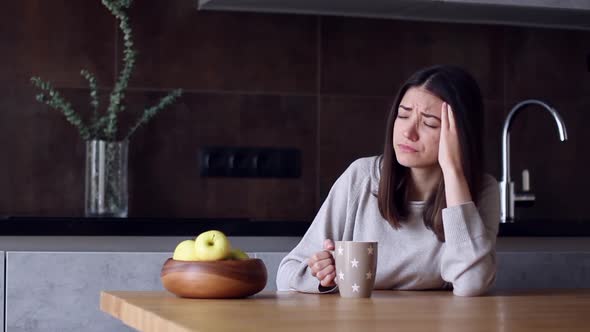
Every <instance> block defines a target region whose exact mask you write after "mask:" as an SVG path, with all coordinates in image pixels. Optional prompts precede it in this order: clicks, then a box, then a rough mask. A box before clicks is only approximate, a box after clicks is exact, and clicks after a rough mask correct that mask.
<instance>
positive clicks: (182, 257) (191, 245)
mask: <svg viewBox="0 0 590 332" xmlns="http://www.w3.org/2000/svg"><path fill="white" fill-rule="evenodd" d="M172 259H174V260H177V261H196V260H197V256H196V251H195V241H194V240H185V241H182V242H180V243H179V244H178V245H177V246H176V249H174V255H172Z"/></svg>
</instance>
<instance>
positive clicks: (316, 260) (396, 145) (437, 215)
mask: <svg viewBox="0 0 590 332" xmlns="http://www.w3.org/2000/svg"><path fill="white" fill-rule="evenodd" d="M482 132H483V102H482V97H481V92H480V90H479V87H478V85H477V83H476V81H475V80H474V79H473V77H472V76H471V75H470V74H468V73H467V72H465V71H464V70H462V69H461V68H458V67H454V66H435V67H430V68H426V69H423V70H421V71H418V72H417V73H415V74H414V75H413V76H412V77H410V79H409V80H408V81H407V82H406V83H405V84H404V85H403V86H402V87H401V89H400V91H399V93H398V95H397V98H396V99H395V102H394V104H393V107H392V109H391V111H390V114H389V119H388V122H387V131H386V136H385V145H384V149H383V154H382V155H381V156H378V157H370V158H362V159H359V160H356V161H355V162H353V163H352V164H351V165H350V166H349V168H348V169H347V170H346V171H345V172H344V173H343V174H342V175H341V176H340V178H339V179H338V180H337V181H336V182H335V183H334V185H333V187H332V189H331V190H330V193H329V194H328V197H327V198H326V200H325V202H324V203H323V205H322V207H321V208H320V210H319V211H318V214H317V216H316V218H315V219H314V221H313V223H312V224H311V226H310V228H309V230H308V231H307V233H306V234H305V235H304V237H303V238H302V240H301V242H300V243H299V244H298V245H297V246H296V247H295V248H294V249H293V250H292V251H291V252H290V253H289V254H288V255H287V256H286V257H285V258H284V259H283V260H282V262H281V264H280V266H279V271H278V275H277V288H278V290H280V291H283V290H297V291H301V292H310V293H324V292H334V291H336V287H337V285H336V283H335V276H336V271H335V267H334V258H333V256H332V254H331V253H330V250H334V242H333V240H355V241H378V242H379V250H378V267H377V275H376V278H375V289H400V290H419V289H450V288H453V292H454V294H455V295H462V296H476V295H480V294H483V293H484V292H485V291H486V290H488V289H489V288H490V286H491V285H492V284H493V282H494V280H495V276H496V257H495V246H496V234H497V232H498V223H499V220H500V203H499V200H500V198H499V191H498V184H497V182H496V180H495V179H494V178H493V177H491V176H490V175H484V174H483V172H482V155H483V153H482V151H483V150H482V138H481V136H480V134H481V133H482Z"/></svg>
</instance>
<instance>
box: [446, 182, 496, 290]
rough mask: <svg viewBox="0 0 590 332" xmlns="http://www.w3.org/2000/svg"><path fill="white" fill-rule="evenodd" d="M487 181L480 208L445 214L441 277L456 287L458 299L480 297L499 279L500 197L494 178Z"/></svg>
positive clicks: (454, 209) (472, 206)
mask: <svg viewBox="0 0 590 332" xmlns="http://www.w3.org/2000/svg"><path fill="white" fill-rule="evenodd" d="M485 179H486V180H485V182H484V183H485V185H484V188H483V191H482V192H481V195H480V198H479V204H478V206H477V207H476V205H475V204H474V203H473V202H468V203H465V204H461V205H458V206H453V207H449V208H446V209H443V211H442V218H443V225H444V232H445V244H444V245H443V248H444V249H443V250H444V252H443V254H442V259H441V276H442V278H443V279H444V280H445V281H447V282H450V283H452V284H453V293H454V294H455V295H460V296H477V295H481V294H483V293H485V292H486V291H487V290H488V289H489V288H490V287H491V286H492V285H493V283H494V281H495V279H496V236H497V234H498V225H499V222H500V193H499V188H498V183H497V181H496V180H495V179H494V178H492V177H491V176H486V178H485Z"/></svg>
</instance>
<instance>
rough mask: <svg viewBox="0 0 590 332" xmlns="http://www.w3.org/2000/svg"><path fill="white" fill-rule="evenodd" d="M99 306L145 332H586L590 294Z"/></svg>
mask: <svg viewBox="0 0 590 332" xmlns="http://www.w3.org/2000/svg"><path fill="white" fill-rule="evenodd" d="M100 308H101V310H102V311H104V312H107V313H109V314H111V315H112V316H114V317H116V318H118V319H120V320H122V321H123V322H124V323H125V324H127V325H129V326H131V327H133V328H135V329H138V330H140V331H146V332H152V331H153V332H156V331H157V332H162V331H298V332H301V331H303V332H310V331H322V332H327V331H363V332H364V331H438V332H446V331H448V332H461V331H535V332H536V331H560V332H561V331H564V332H571V331H586V332H587V331H590V289H586V290H558V291H555V290H543V291H535V292H530V291H528V292H510V293H495V294H491V295H489V296H484V297H471V298H466V297H457V296H453V295H452V293H451V292H447V291H445V292H443V291H423V292H401V291H376V292H374V293H373V297H372V298H370V299H344V298H340V296H339V295H338V294H330V295H316V294H300V293H295V292H280V293H268V292H263V293H259V294H257V295H255V296H253V297H251V298H246V299H233V300H198V299H181V298H177V297H175V296H174V295H172V294H170V293H167V292H122V291H121V292H119V291H104V292H102V293H101V296H100Z"/></svg>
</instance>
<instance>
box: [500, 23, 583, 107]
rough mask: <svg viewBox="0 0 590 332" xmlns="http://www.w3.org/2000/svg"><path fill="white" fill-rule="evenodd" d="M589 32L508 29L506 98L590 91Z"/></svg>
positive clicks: (572, 95) (576, 95) (571, 95)
mask: <svg viewBox="0 0 590 332" xmlns="http://www.w3.org/2000/svg"><path fill="white" fill-rule="evenodd" d="M589 44H590V31H571V30H549V29H533V28H506V81H505V84H506V86H505V89H506V98H507V99H508V100H517V101H518V100H520V99H527V98H557V99H564V98H579V97H580V96H587V95H588V94H589V93H590V72H589V70H588V69H589V68H588V63H587V57H588V55H589V54H590V47H589V46H588V45H589Z"/></svg>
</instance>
